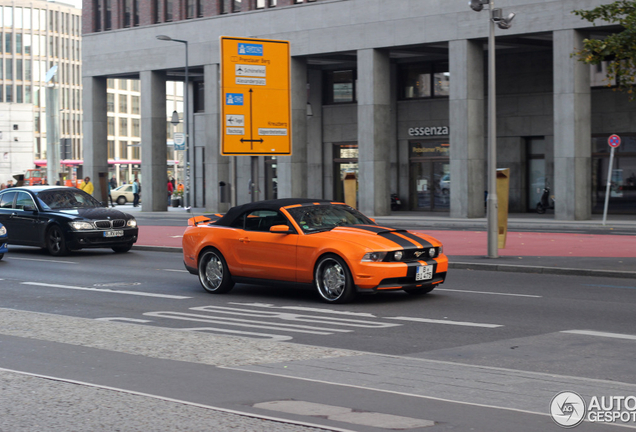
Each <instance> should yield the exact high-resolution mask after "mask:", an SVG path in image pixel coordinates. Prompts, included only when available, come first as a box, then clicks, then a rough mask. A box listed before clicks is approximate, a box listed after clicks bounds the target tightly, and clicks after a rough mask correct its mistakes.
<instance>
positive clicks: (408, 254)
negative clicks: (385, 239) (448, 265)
mask: <svg viewBox="0 0 636 432" xmlns="http://www.w3.org/2000/svg"><path fill="white" fill-rule="evenodd" d="M428 250H429V248H424V249H405V250H403V251H402V253H403V254H404V255H403V256H402V259H401V260H400V262H414V261H420V260H422V261H426V260H427V259H431V258H437V257H438V256H439V247H436V248H435V254H434V255H433V256H430V255H429V253H428ZM416 253H417V254H418V256H415V254H416ZM384 261H388V262H393V261H395V259H394V258H393V252H389V253H388V254H386V258H384Z"/></svg>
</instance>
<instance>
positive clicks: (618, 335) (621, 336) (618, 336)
mask: <svg viewBox="0 0 636 432" xmlns="http://www.w3.org/2000/svg"><path fill="white" fill-rule="evenodd" d="M560 333H569V334H578V335H585V336H599V337H606V338H614V339H628V340H636V335H629V334H622V333H607V332H599V331H594V330H564V331H562V332H560Z"/></svg>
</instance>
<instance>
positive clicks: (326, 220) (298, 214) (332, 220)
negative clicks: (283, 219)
mask: <svg viewBox="0 0 636 432" xmlns="http://www.w3.org/2000/svg"><path fill="white" fill-rule="evenodd" d="M287 211H289V213H290V214H291V215H292V217H293V218H294V220H295V221H296V222H297V223H298V225H300V227H301V228H302V230H303V232H306V233H310V232H318V231H326V230H330V229H333V228H335V227H337V226H344V225H359V224H361V225H375V223H374V222H373V221H372V220H371V219H369V218H367V217H366V216H365V215H363V214H362V213H360V212H359V211H357V210H356V209H354V208H352V207H349V206H345V205H313V206H301V207H294V208H290V209H288V210H287Z"/></svg>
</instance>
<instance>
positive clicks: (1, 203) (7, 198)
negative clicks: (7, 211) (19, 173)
mask: <svg viewBox="0 0 636 432" xmlns="http://www.w3.org/2000/svg"><path fill="white" fill-rule="evenodd" d="M15 194H16V192H13V191H12V192H5V193H3V194H2V195H0V208H13V198H14V197H15Z"/></svg>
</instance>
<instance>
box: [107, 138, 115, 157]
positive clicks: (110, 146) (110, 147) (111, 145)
mask: <svg viewBox="0 0 636 432" xmlns="http://www.w3.org/2000/svg"><path fill="white" fill-rule="evenodd" d="M108 159H115V141H113V140H108Z"/></svg>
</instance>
